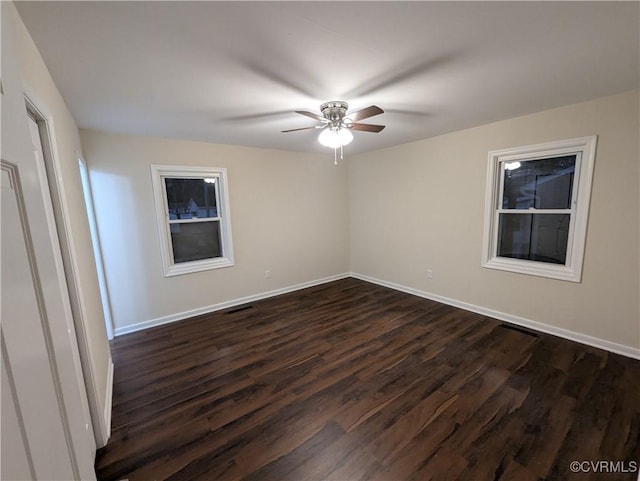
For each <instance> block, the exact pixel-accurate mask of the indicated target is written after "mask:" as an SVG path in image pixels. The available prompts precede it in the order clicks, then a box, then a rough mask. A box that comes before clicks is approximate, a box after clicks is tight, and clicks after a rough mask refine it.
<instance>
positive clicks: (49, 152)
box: [24, 90, 113, 447]
mask: <svg viewBox="0 0 640 481" xmlns="http://www.w3.org/2000/svg"><path fill="white" fill-rule="evenodd" d="M24 99H25V104H26V113H27V115H28V116H30V117H32V118H33V119H34V120H35V121H36V123H37V124H38V131H39V133H40V139H41V141H42V150H43V157H44V159H43V163H44V165H42V166H39V168H41V169H42V170H43V171H44V172H43V174H44V178H43V179H42V182H44V184H43V191H44V190H47V192H43V195H45V196H48V197H49V198H50V199H51V205H52V207H53V220H54V223H55V230H56V232H54V234H55V238H57V239H58V244H59V249H60V253H61V257H62V271H63V273H64V278H63V279H62V282H64V283H65V284H66V286H67V291H68V301H69V306H70V310H71V316H72V320H73V325H74V327H75V332H76V336H75V337H76V339H77V344H78V351H79V353H80V373H79V376H80V378H79V379H78V381H79V382H80V383H81V385H83V386H85V390H86V395H87V400H88V404H89V406H88V407H89V413H90V420H91V424H92V426H93V432H94V437H95V440H96V444H97V447H102V446H105V445H106V444H107V441H108V439H109V436H110V435H111V402H110V399H109V400H106V401H108V402H106V403H105V408H104V412H102V410H101V409H100V405H101V401H100V390H99V389H98V386H97V385H96V380H95V379H96V376H95V372H96V369H95V366H94V365H93V362H92V358H91V356H90V354H89V350H90V347H89V346H90V341H89V336H88V333H87V329H86V323H87V317H86V314H85V313H86V309H85V306H84V295H83V292H82V285H81V283H80V282H79V280H78V279H79V276H78V260H77V257H76V254H75V252H76V250H75V245H74V242H73V237H72V235H71V229H70V221H69V209H68V207H67V201H66V199H65V197H64V195H63V194H62V193H63V192H64V184H63V180H62V175H61V168H60V162H59V159H58V158H57V152H58V148H57V144H56V135H55V128H54V121H53V116H52V115H51V114H50V113H49V112H48V111H47V110H46V109H45V108H44V107H43V103H42V102H38V100H37V98H36V97H35V96H34V95H32V94H31V93H30V92H29V91H28V90H27V91H25V95H24ZM75 153H76V157H79V155H78V152H75ZM47 187H48V188H47ZM112 365H113V364H110V366H112ZM111 372H112V371H111ZM108 382H109V383H110V384H111V378H110V377H109V379H108ZM108 394H109V396H110V394H111V391H110V390H109V392H108Z"/></svg>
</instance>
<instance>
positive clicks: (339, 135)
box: [318, 127, 353, 149]
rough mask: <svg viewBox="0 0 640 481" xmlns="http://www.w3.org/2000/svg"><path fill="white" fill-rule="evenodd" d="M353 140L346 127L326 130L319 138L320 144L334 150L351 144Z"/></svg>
mask: <svg viewBox="0 0 640 481" xmlns="http://www.w3.org/2000/svg"><path fill="white" fill-rule="evenodd" d="M352 140H353V134H352V133H351V131H350V130H349V129H347V128H345V127H340V128H338V129H334V128H328V129H324V130H323V131H322V132H320V135H319V136H318V142H320V143H321V144H322V145H324V146H325V147H330V148H332V149H337V148H338V147H342V146H344V145H347V144H350V143H351V141H352Z"/></svg>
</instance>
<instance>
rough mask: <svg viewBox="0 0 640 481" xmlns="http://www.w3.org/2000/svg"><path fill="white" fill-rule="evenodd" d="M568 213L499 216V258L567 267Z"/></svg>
mask: <svg viewBox="0 0 640 481" xmlns="http://www.w3.org/2000/svg"><path fill="white" fill-rule="evenodd" d="M569 222H570V215H569V214H500V220H499V227H498V255H499V256H500V257H511V258H515V259H526V260H530V261H538V262H548V263H551V264H564V263H565V262H566V258H567V239H568V237H569Z"/></svg>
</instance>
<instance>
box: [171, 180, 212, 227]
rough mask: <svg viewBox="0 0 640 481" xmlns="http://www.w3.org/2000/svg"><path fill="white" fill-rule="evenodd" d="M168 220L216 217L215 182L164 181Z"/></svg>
mask: <svg viewBox="0 0 640 481" xmlns="http://www.w3.org/2000/svg"><path fill="white" fill-rule="evenodd" d="M164 183H165V188H166V190H167V204H168V206H167V207H168V209H169V219H170V220H177V219H193V218H199V219H203V218H208V217H218V206H217V203H216V181H215V179H214V178H211V179H176V178H167V177H165V179H164Z"/></svg>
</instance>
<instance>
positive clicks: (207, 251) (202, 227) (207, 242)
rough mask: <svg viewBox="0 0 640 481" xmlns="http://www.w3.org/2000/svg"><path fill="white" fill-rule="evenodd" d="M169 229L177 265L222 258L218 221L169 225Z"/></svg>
mask: <svg viewBox="0 0 640 481" xmlns="http://www.w3.org/2000/svg"><path fill="white" fill-rule="evenodd" d="M169 228H170V230H171V245H172V247H173V261H174V262H175V263H176V264H179V263H180V262H189V261H198V260H201V259H211V258H215V257H222V248H221V247H220V245H221V242H220V223H219V222H218V221H212V222H189V223H184V224H183V223H180V224H169Z"/></svg>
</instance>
